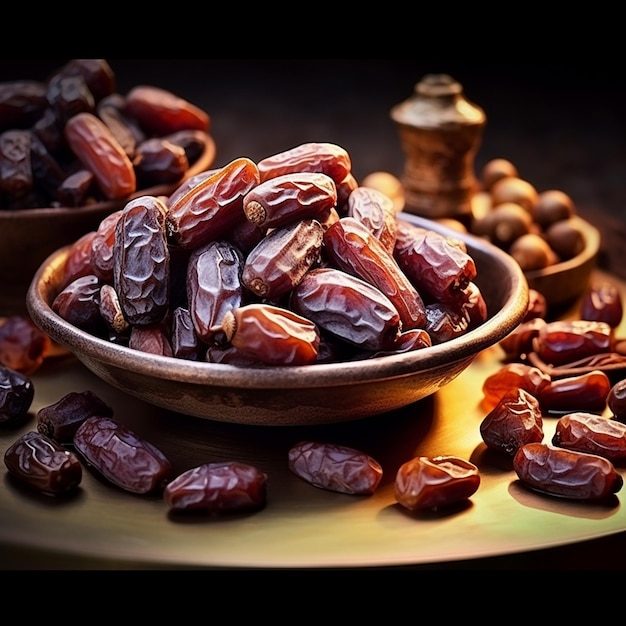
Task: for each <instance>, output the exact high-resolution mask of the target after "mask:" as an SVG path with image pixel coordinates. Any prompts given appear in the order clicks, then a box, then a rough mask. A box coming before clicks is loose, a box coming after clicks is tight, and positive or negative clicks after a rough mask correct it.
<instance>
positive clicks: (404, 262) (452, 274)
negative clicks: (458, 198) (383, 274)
mask: <svg viewBox="0 0 626 626" xmlns="http://www.w3.org/2000/svg"><path fill="white" fill-rule="evenodd" d="M397 223H398V226H397V233H396V241H395V247H394V252H393V254H394V257H395V259H396V261H397V262H398V265H399V266H400V268H401V269H402V271H403V272H404V273H405V274H406V275H407V276H408V277H409V279H410V280H411V282H412V283H413V284H414V285H415V287H416V288H417V289H418V290H419V291H420V293H422V294H423V295H426V294H428V296H430V298H432V299H434V300H438V301H441V302H450V301H452V302H455V301H457V300H458V299H459V292H462V291H463V290H464V289H466V288H467V286H468V285H469V283H470V282H472V281H473V280H474V279H475V278H476V274H477V269H476V264H475V263H474V259H473V258H472V257H471V256H470V255H469V254H468V253H467V252H466V251H465V250H464V249H463V247H460V246H459V244H458V243H456V242H455V241H453V240H451V239H449V238H447V237H445V236H444V235H441V234H439V233H437V232H435V231H431V230H426V229H423V228H420V227H418V226H415V225H414V224H411V223H409V222H406V221H404V220H402V219H398V220H397Z"/></svg>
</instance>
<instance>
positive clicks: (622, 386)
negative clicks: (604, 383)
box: [606, 378, 626, 422]
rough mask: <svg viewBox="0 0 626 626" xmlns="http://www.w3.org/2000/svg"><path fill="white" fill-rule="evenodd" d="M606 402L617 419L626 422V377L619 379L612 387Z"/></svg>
mask: <svg viewBox="0 0 626 626" xmlns="http://www.w3.org/2000/svg"><path fill="white" fill-rule="evenodd" d="M606 403H607V406H608V407H609V409H610V410H611V411H612V412H613V415H614V416H615V419H617V420H619V421H620V422H626V378H624V379H622V380H619V381H617V382H616V383H615V384H614V385H613V386H612V387H611V389H610V391H609V395H608V396H607V399H606Z"/></svg>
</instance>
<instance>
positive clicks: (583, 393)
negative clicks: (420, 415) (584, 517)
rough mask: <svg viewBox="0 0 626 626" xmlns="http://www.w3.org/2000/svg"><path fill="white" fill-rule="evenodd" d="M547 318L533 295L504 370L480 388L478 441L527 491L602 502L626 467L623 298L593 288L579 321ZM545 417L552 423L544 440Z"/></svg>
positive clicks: (505, 344)
mask: <svg viewBox="0 0 626 626" xmlns="http://www.w3.org/2000/svg"><path fill="white" fill-rule="evenodd" d="M545 313H546V303H545V298H544V296H543V295H541V294H540V293H539V292H536V291H535V290H532V289H531V294H530V299H529V307H528V311H527V314H526V317H525V318H524V320H523V321H522V323H521V324H520V325H519V326H518V327H517V328H516V329H515V330H514V331H513V332H512V333H511V334H510V335H508V336H507V337H505V338H504V339H502V340H501V342H500V346H501V347H502V348H503V350H504V354H505V358H506V362H505V363H504V364H503V365H502V366H501V367H500V368H499V369H498V370H497V371H496V372H495V373H494V374H492V375H490V376H488V377H487V378H486V379H485V381H484V382H483V406H484V408H485V409H486V410H487V415H486V416H485V418H484V420H483V421H482V423H481V425H480V434H481V437H482V439H483V441H484V442H485V444H486V445H487V447H488V448H490V449H492V450H495V451H499V452H500V453H503V454H506V455H509V456H511V457H513V467H514V470H515V472H516V473H517V475H518V477H519V479H520V481H521V482H522V483H524V484H525V485H527V486H528V487H530V488H531V489H534V490H536V491H540V492H544V493H548V494H550V495H557V496H562V497H567V498H572V499H579V500H600V499H604V498H607V497H608V496H610V495H611V494H614V493H616V492H618V491H619V490H620V489H621V488H622V486H623V478H622V476H621V474H620V473H619V472H618V471H617V469H616V465H623V464H624V463H625V462H626V378H625V377H624V373H625V372H626V358H625V357H624V355H623V353H622V352H620V351H621V350H622V348H621V347H620V346H623V340H620V339H619V338H617V337H616V336H615V329H616V328H617V327H618V326H619V324H620V323H621V320H622V314H623V312H622V302H621V296H620V292H619V290H618V288H617V287H616V285H615V284H613V283H612V282H610V281H605V280H598V281H596V282H594V283H592V284H591V285H590V286H589V288H588V289H587V290H586V292H585V293H584V295H583V298H582V300H581V303H580V317H579V318H577V319H573V320H557V321H552V322H550V321H546V319H545ZM618 350H619V351H618ZM607 408H608V410H609V411H610V412H611V415H610V416H605V412H606V410H607ZM544 418H553V419H555V420H556V423H555V433H554V435H553V437H552V439H551V441H549V442H547V441H545V440H544V428H543V426H544Z"/></svg>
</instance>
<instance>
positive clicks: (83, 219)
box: [0, 134, 216, 315]
mask: <svg viewBox="0 0 626 626" xmlns="http://www.w3.org/2000/svg"><path fill="white" fill-rule="evenodd" d="M215 151H216V148H215V141H214V140H213V138H212V137H211V136H210V135H208V134H207V135H206V137H205V147H204V151H203V152H202V153H201V155H200V156H199V157H198V158H197V159H196V161H195V162H194V163H192V164H191V166H190V168H189V169H188V170H187V172H186V173H185V176H184V177H183V178H182V179H181V180H180V181H179V182H177V183H175V184H171V185H157V186H155V187H149V188H147V189H141V190H137V191H136V192H135V193H133V194H132V195H131V196H129V197H128V198H126V199H124V200H114V201H107V202H98V203H96V204H90V205H87V206H84V207H48V208H36V209H19V210H14V211H5V210H0V288H1V289H2V292H3V295H2V299H1V302H2V304H1V305H0V308H1V310H0V315H9V314H13V313H21V312H23V310H24V308H25V298H26V291H27V289H28V286H29V284H30V281H31V280H32V278H33V276H34V274H35V272H36V271H37V269H38V268H39V266H40V265H41V264H42V263H43V262H44V261H45V260H46V258H47V257H48V256H49V255H50V254H52V252H54V251H55V250H58V249H59V248H61V247H62V246H65V245H67V244H70V243H73V242H74V241H76V240H77V239H78V238H79V237H81V236H82V235H84V234H85V233H87V232H89V231H91V230H95V229H96V228H97V227H98V226H99V224H100V222H101V221H102V219H103V218H104V217H106V216H107V215H109V213H112V212H113V211H116V210H117V209H120V208H122V207H123V206H124V205H125V204H126V203H127V202H128V201H129V200H131V199H132V198H136V197H138V196H142V195H157V196H158V195H166V196H169V195H170V194H171V193H172V192H173V191H174V190H175V189H176V188H177V187H178V186H179V185H180V184H181V183H182V182H184V181H185V180H188V179H189V178H191V177H192V176H195V175H196V174H199V173H200V172H203V171H205V170H207V169H208V168H209V167H210V166H211V165H212V163H213V161H214V159H215Z"/></svg>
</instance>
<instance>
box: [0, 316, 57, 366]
mask: <svg viewBox="0 0 626 626" xmlns="http://www.w3.org/2000/svg"><path fill="white" fill-rule="evenodd" d="M51 349H52V340H51V339H50V337H49V336H48V335H46V334H45V333H44V332H43V331H42V330H40V329H39V328H38V327H37V326H35V324H34V323H33V321H32V320H31V319H30V317H27V316H24V315H11V316H9V317H7V318H5V320H4V322H3V323H2V324H0V365H4V366H6V367H9V368H11V369H13V370H15V371H17V372H20V373H22V374H26V375H27V376H29V375H30V374H34V373H35V372H36V371H37V370H38V369H39V368H40V367H41V364H42V363H43V362H44V360H45V359H46V357H48V355H49V354H50V352H51Z"/></svg>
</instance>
